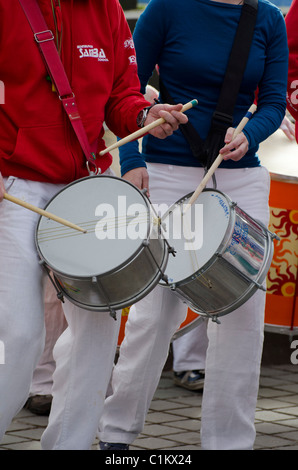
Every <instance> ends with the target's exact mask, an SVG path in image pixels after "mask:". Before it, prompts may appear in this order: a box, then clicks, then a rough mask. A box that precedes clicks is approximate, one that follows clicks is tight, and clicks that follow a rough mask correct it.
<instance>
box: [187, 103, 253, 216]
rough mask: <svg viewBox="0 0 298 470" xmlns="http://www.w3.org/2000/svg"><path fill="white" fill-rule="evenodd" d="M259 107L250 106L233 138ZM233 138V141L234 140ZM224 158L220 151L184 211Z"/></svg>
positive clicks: (197, 195) (195, 198)
mask: <svg viewBox="0 0 298 470" xmlns="http://www.w3.org/2000/svg"><path fill="white" fill-rule="evenodd" d="M256 109H257V106H256V105H255V104H253V105H251V107H250V108H249V110H248V112H247V113H246V115H245V116H244V118H242V119H241V121H240V122H239V124H238V126H237V127H236V128H235V130H234V134H233V139H234V138H235V137H236V136H237V135H238V134H240V132H241V131H242V130H243V129H244V127H245V126H246V124H247V122H248V121H249V120H250V118H251V116H252V114H253V113H254V112H255V111H256ZM233 139H232V141H233ZM222 160H223V155H222V154H221V153H220V154H219V155H218V156H217V157H216V159H215V160H214V162H213V164H212V165H211V167H210V168H209V170H208V171H207V173H206V175H205V176H204V178H203V179H202V181H201V182H200V184H199V185H198V187H197V189H196V190H195V192H194V193H193V195H192V196H191V198H190V199H189V201H188V203H187V204H186V207H185V209H184V213H185V212H186V211H187V210H188V209H189V208H190V206H191V205H192V204H193V203H194V202H195V201H196V200H197V198H198V197H199V195H200V194H201V192H202V191H203V189H204V188H205V186H206V184H207V183H208V181H209V180H210V178H211V176H212V175H213V173H214V172H215V170H216V168H217V167H218V166H219V165H220V164H221V162H222Z"/></svg>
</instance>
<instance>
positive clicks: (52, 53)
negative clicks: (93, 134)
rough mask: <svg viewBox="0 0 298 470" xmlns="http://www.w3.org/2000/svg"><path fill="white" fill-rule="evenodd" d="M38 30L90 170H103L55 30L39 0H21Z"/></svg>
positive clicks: (37, 32) (39, 45) (42, 46)
mask: <svg viewBox="0 0 298 470" xmlns="http://www.w3.org/2000/svg"><path fill="white" fill-rule="evenodd" d="M19 2H20V4H21V6H22V8H23V10H24V13H25V15H26V17H27V19H28V21H29V24H30V26H31V29H32V31H33V34H34V39H35V41H36V43H37V45H38V47H39V49H40V52H41V54H42V55H43V57H44V59H45V62H46V66H47V70H48V73H49V75H50V77H51V79H52V81H53V83H54V85H55V87H56V90H57V93H58V96H59V99H60V100H61V103H62V105H63V107H64V109H65V111H66V114H67V115H68V117H69V119H70V122H71V125H72V127H73V129H74V131H75V133H76V135H77V138H78V139H79V142H80V144H81V147H82V150H83V152H84V154H85V157H86V160H87V163H86V165H87V168H88V171H89V173H92V174H94V173H95V174H98V173H101V170H100V168H98V167H97V165H96V162H95V160H96V155H95V152H93V151H92V149H91V146H90V143H89V141H88V138H87V135H86V131H85V129H84V126H83V122H82V120H81V116H80V114H79V110H78V107H77V103H76V99H75V95H74V93H73V91H72V89H71V86H70V84H69V81H68V78H67V75H66V73H65V70H64V67H63V64H62V62H61V59H60V57H59V54H58V51H57V48H56V46H55V42H54V34H53V32H52V31H51V30H49V29H48V26H47V24H46V22H45V19H44V17H43V15H42V12H41V10H40V8H39V5H38V3H37V0H19Z"/></svg>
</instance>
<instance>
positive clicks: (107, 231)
mask: <svg viewBox="0 0 298 470" xmlns="http://www.w3.org/2000/svg"><path fill="white" fill-rule="evenodd" d="M168 209H169V207H168V206H167V205H166V204H160V205H158V204H152V214H151V216H152V217H151V218H150V217H149V212H148V211H147V210H146V207H145V206H144V205H143V204H140V203H133V204H129V205H127V200H126V196H118V202H117V207H114V205H112V204H108V203H102V204H99V205H98V206H97V207H96V209H95V216H96V217H100V219H99V221H98V222H97V223H96V225H95V235H96V237H97V238H98V239H99V240H105V239H112V240H114V239H118V240H125V239H127V238H128V239H130V240H137V239H141V240H142V239H143V240H144V239H146V237H147V235H148V223H149V224H153V225H156V226H157V229H156V230H153V231H151V227H152V225H150V229H149V232H150V233H151V238H157V237H158V236H160V234H161V233H162V236H163V237H164V238H165V239H166V240H183V241H184V249H185V250H198V249H200V248H201V247H202V245H203V204H195V205H194V207H193V208H192V210H187V211H185V209H186V204H182V205H181V206H178V208H177V210H176V209H175V210H173V211H172V212H171V216H170V217H166V218H165V222H164V223H163V222H162V218H160V216H159V214H165V213H166V212H167V210H168ZM153 228H154V227H153Z"/></svg>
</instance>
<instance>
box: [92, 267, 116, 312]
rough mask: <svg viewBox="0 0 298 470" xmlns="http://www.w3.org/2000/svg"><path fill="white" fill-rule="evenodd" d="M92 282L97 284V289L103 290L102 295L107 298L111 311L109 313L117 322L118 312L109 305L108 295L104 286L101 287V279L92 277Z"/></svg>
mask: <svg viewBox="0 0 298 470" xmlns="http://www.w3.org/2000/svg"><path fill="white" fill-rule="evenodd" d="M91 281H92V282H93V284H97V287H98V288H99V289H100V290H101V293H102V295H103V296H104V297H105V300H106V304H107V306H108V309H109V312H110V316H111V317H112V318H113V319H114V320H117V315H116V310H115V309H113V308H112V307H111V305H110V303H109V298H108V295H107V294H106V292H105V290H104V288H103V286H102V285H101V283H100V281H99V279H97V277H96V276H92V279H91Z"/></svg>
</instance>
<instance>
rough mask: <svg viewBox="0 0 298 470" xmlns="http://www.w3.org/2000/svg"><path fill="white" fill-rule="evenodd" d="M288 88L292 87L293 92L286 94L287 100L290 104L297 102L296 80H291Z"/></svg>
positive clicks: (297, 81)
mask: <svg viewBox="0 0 298 470" xmlns="http://www.w3.org/2000/svg"><path fill="white" fill-rule="evenodd" d="M290 88H292V89H293V92H292V93H290V94H289V95H288V100H289V101H290V103H291V104H292V105H296V104H298V80H293V81H292V83H291V85H290Z"/></svg>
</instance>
